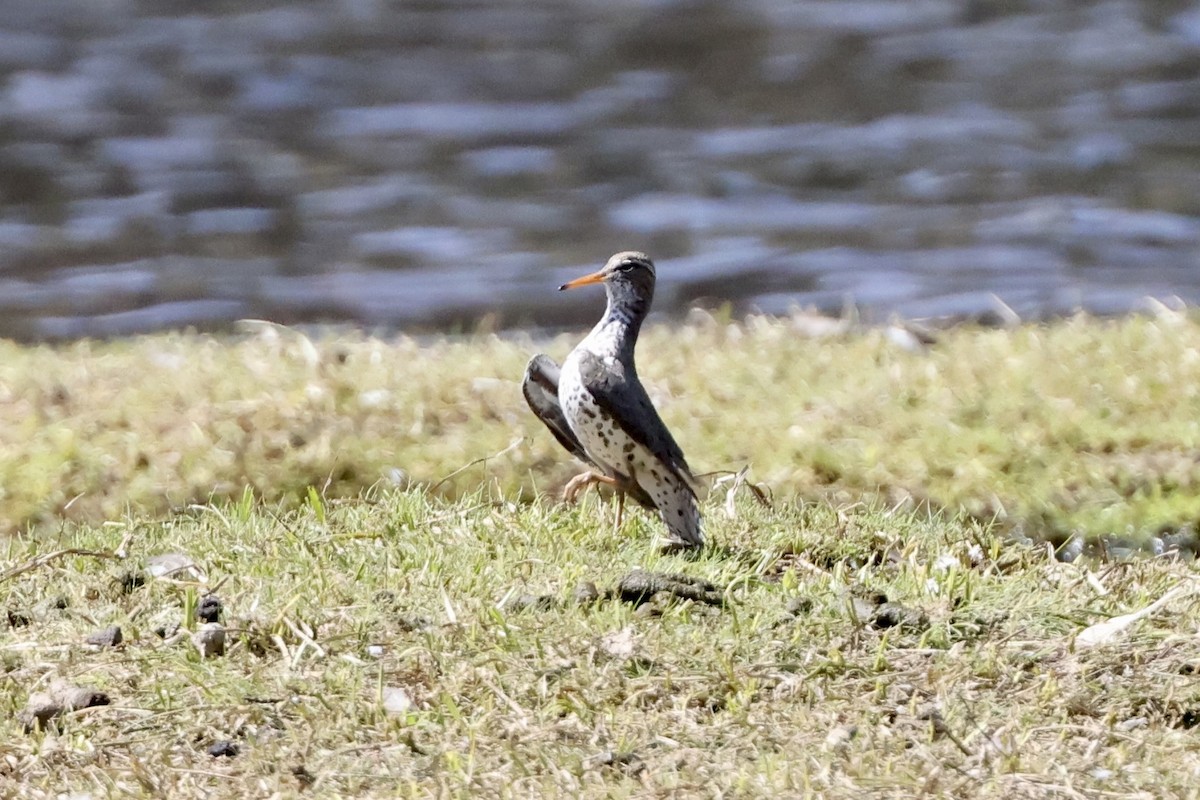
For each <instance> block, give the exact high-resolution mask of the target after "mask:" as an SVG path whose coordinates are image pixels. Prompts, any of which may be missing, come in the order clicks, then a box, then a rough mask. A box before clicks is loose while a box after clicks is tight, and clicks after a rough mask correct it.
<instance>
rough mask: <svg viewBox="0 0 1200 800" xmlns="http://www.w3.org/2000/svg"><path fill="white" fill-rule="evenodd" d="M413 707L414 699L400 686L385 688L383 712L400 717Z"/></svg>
mask: <svg viewBox="0 0 1200 800" xmlns="http://www.w3.org/2000/svg"><path fill="white" fill-rule="evenodd" d="M412 707H413V701H412V697H411V696H410V695H409V694H408V692H407V691H406V690H404V689H403V688H401V687H399V686H385V687H383V710H384V711H386V712H387V713H389V714H393V715H400V714H405V713H407V712H408V710H409V709H410V708H412Z"/></svg>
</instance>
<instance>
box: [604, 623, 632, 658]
mask: <svg viewBox="0 0 1200 800" xmlns="http://www.w3.org/2000/svg"><path fill="white" fill-rule="evenodd" d="M636 649H637V637H636V635H635V634H634V630H633V627H632V626H626V627H624V628H621V630H619V631H611V632H609V633H606V634H604V635H603V636H601V637H600V650H601V651H602V652H603V653H604V654H605V655H607V656H610V657H611V658H629V657H630V656H632V655H633V652H634V650H636Z"/></svg>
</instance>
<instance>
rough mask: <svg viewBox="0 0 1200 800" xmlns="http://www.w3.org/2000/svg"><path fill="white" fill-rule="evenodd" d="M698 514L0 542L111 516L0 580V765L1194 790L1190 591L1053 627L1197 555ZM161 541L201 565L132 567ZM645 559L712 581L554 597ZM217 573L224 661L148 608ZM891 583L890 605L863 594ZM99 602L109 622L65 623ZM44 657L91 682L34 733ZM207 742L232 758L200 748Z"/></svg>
mask: <svg viewBox="0 0 1200 800" xmlns="http://www.w3.org/2000/svg"><path fill="white" fill-rule="evenodd" d="M708 511H709V519H710V529H711V531H712V533H713V538H714V539H715V540H716V541H717V542H719V546H717V547H715V548H713V549H710V550H708V551H706V552H705V553H704V554H702V555H700V556H699V557H697V558H695V559H692V560H689V559H686V558H684V557H681V556H661V555H659V554H658V552H657V550H656V549H655V548H654V547H653V545H652V544H651V538H652V533H653V528H654V523H653V521H652V520H650V519H649V518H648V517H646V516H645V515H642V514H638V515H636V516H634V517H633V518H632V519H631V520H630V521H629V522H628V524H627V525H626V526H625V527H624V528H623V530H622V531H621V533H620V534H619V535H617V536H614V535H613V533H612V532H611V530H610V525H609V524H608V523H607V522H605V518H607V517H608V516H609V515H610V514H611V509H609V508H608V507H607V506H602V504H601V502H600V501H599V500H598V499H597V498H596V496H594V495H593V496H591V497H589V499H588V500H587V501H585V502H584V503H583V504H582V505H581V506H580V507H578V508H575V509H571V510H564V509H562V508H559V507H555V506H553V505H549V504H544V503H540V502H539V503H528V504H517V503H514V502H511V501H507V500H504V499H502V498H500V497H489V496H487V495H483V494H476V495H473V496H470V497H467V498H465V499H464V500H462V501H460V502H453V503H447V502H443V501H440V500H437V499H434V498H431V497H429V496H428V495H427V494H425V493H423V492H421V491H416V490H410V491H401V490H391V489H389V490H380V491H377V492H374V493H371V494H370V495H368V496H367V497H365V498H363V499H359V500H353V501H340V502H328V503H326V502H324V501H322V500H321V499H320V498H319V496H315V495H314V497H313V499H312V500H311V501H309V502H307V503H305V504H304V505H303V506H301V507H299V508H295V509H291V510H276V509H271V508H264V507H262V506H260V505H258V504H254V503H236V504H224V505H218V506H203V507H199V506H198V507H195V508H193V509H191V510H189V511H188V512H187V513H184V514H180V515H176V516H174V517H172V518H171V519H169V520H167V521H165V522H161V521H160V522H146V521H139V520H137V519H134V518H128V519H124V520H120V521H114V522H112V523H110V524H109V525H107V526H98V527H97V526H82V527H76V526H68V527H67V528H66V529H64V530H63V531H62V533H61V534H60V535H58V536H56V537H53V539H52V540H41V541H37V542H34V541H29V540H24V539H22V538H13V539H10V540H9V542H8V544H7V552H6V553H5V561H6V563H17V562H23V561H24V559H26V558H33V557H35V556H36V555H37V554H39V553H42V554H44V553H45V552H46V550H47V548H58V547H60V546H61V547H64V548H65V547H77V548H92V549H96V550H101V551H103V550H111V549H113V548H114V547H115V546H116V543H117V542H118V541H120V540H121V539H123V538H124V537H126V536H128V537H130V538H129V539H128V544H127V549H128V558H127V559H126V560H124V561H113V560H109V559H99V558H91V557H87V556H78V555H67V556H63V557H61V558H60V559H58V560H56V561H54V562H52V563H47V564H43V565H41V566H40V567H37V568H33V569H29V570H27V571H25V572H23V573H22V574H20V575H19V576H17V577H15V578H13V579H11V580H8V581H6V582H5V583H4V585H3V589H4V591H5V593H6V595H7V597H6V605H7V606H8V608H9V610H10V614H12V613H17V614H20V615H22V616H24V617H25V622H27V623H28V624H23V626H22V627H17V628H12V629H10V630H9V631H8V632H7V633H6V634H5V635H4V636H3V637H2V638H0V642H3V650H2V651H0V652H2V653H3V659H4V661H3V681H4V689H5V691H4V692H3V693H2V694H0V697H2V698H3V699H0V704H3V705H4V706H5V707H4V709H3V711H4V712H5V713H3V715H0V716H2V717H3V720H4V721H3V722H0V742H3V744H0V753H2V754H3V759H0V764H4V765H7V766H4V767H0V793H2V794H6V795H9V796H13V795H19V796H22V797H52V796H60V795H58V793H60V792H75V793H86V794H88V795H89V796H131V797H161V796H192V795H199V794H204V795H205V796H210V797H242V796H247V795H252V796H267V795H272V794H275V793H278V796H294V795H298V794H300V793H302V792H303V791H304V790H305V789H307V790H308V791H309V792H310V794H312V796H323V797H324V796H352V797H360V796H376V797H392V796H414V797H425V796H433V795H449V796H466V795H471V796H475V795H483V796H498V797H536V796H585V797H623V796H663V795H671V794H679V795H691V796H718V795H724V796H739V797H744V796H802V795H806V794H807V795H812V796H823V797H853V796H862V795H863V794H864V793H866V794H868V795H870V796H894V797H903V796H915V795H923V796H925V795H930V796H947V797H965V796H1000V795H1004V796H1009V797H1051V796H1064V797H1083V796H1136V793H1138V792H1142V793H1144V796H1155V797H1165V796H1180V797H1182V796H1187V795H1189V794H1190V795H1192V796H1194V794H1195V791H1196V790H1195V788H1194V787H1195V786H1197V785H1200V783H1198V781H1200V755H1198V754H1197V752H1196V749H1195V747H1194V739H1195V730H1194V729H1193V726H1195V725H1196V724H1197V722H1200V684H1197V681H1196V677H1195V675H1196V671H1197V670H1200V649H1198V648H1197V645H1196V641H1197V639H1196V623H1195V619H1196V616H1195V612H1196V608H1197V596H1196V594H1191V595H1188V596H1187V597H1185V598H1179V599H1178V600H1176V601H1175V602H1173V603H1171V604H1170V605H1169V606H1168V608H1167V609H1165V610H1164V611H1162V612H1160V613H1159V614H1157V615H1155V616H1152V617H1151V618H1150V619H1148V620H1145V621H1143V622H1142V623H1140V624H1139V625H1137V626H1134V627H1133V628H1132V629H1130V631H1128V632H1126V634H1125V635H1123V636H1121V637H1118V638H1117V639H1116V640H1115V641H1114V642H1113V643H1111V644H1109V645H1105V646H1101V647H1098V648H1092V649H1086V650H1085V649H1083V648H1079V647H1075V646H1074V637H1075V636H1076V634H1077V633H1078V632H1079V631H1080V630H1081V629H1083V628H1084V627H1085V626H1087V625H1089V624H1091V623H1093V622H1097V621H1100V620H1103V619H1105V618H1107V617H1109V616H1112V615H1114V614H1118V613H1124V612H1126V611H1129V610H1130V609H1134V608H1139V607H1142V606H1144V605H1146V604H1147V603H1148V602H1149V601H1151V600H1153V599H1154V598H1156V597H1158V596H1161V595H1162V594H1163V593H1165V592H1166V591H1168V590H1169V589H1170V588H1172V587H1174V586H1186V585H1189V583H1188V582H1189V581H1191V582H1193V583H1194V581H1195V578H1194V574H1193V573H1192V570H1191V569H1190V567H1188V566H1186V565H1184V564H1182V563H1179V562H1173V561H1163V560H1142V561H1135V562H1126V563H1122V564H1114V565H1112V566H1110V567H1107V568H1104V569H1100V570H1098V571H1096V572H1094V573H1093V572H1090V571H1089V570H1088V569H1087V568H1085V567H1082V566H1080V565H1077V564H1076V565H1069V564H1062V563H1059V562H1057V561H1056V560H1055V559H1053V558H1052V557H1049V556H1048V554H1047V552H1046V551H1045V550H1044V549H1042V548H1033V547H1028V546H1011V547H1005V546H1002V544H1001V543H1000V541H999V540H998V539H996V538H995V537H994V535H992V534H990V533H988V532H987V530H986V529H983V528H981V527H979V526H978V525H975V524H974V523H967V522H963V521H961V520H957V521H956V520H948V519H936V518H935V519H931V518H929V517H927V516H925V515H916V514H913V513H911V512H903V511H887V510H881V509H872V508H868V507H852V508H841V509H837V508H833V507H831V506H829V505H828V504H801V505H794V504H787V505H783V506H781V507H779V508H776V509H774V510H766V509H764V508H761V507H759V506H758V505H757V503H754V502H752V501H751V500H750V499H749V497H748V496H747V497H744V498H743V499H742V500H741V501H738V502H735V505H734V512H735V513H734V516H733V517H732V518H730V517H728V516H727V515H726V514H725V513H724V512H723V511H721V510H719V509H718V508H716V507H713V506H711V505H710V506H709V508H708ZM164 553H181V554H185V555H187V556H189V557H190V558H192V559H194V561H195V562H196V563H197V565H199V567H200V568H201V569H202V570H203V573H204V578H205V579H206V580H205V581H204V582H203V583H200V582H198V581H196V580H195V579H192V578H181V579H174V580H172V579H155V578H149V577H147V576H146V575H145V573H144V572H141V571H140V570H141V569H142V564H144V563H145V560H146V559H147V558H148V557H149V556H152V555H161V554H164ZM635 568H645V569H652V570H658V571H667V572H683V573H687V574H689V575H693V576H697V577H703V578H706V579H708V580H711V581H712V582H713V583H715V584H718V585H719V586H721V587H724V588H725V605H724V606H723V607H712V606H706V605H702V604H694V603H691V602H687V601H673V602H662V601H655V602H652V603H649V604H645V605H643V606H641V607H637V606H635V605H633V604H630V603H626V602H622V601H620V600H618V599H615V598H613V599H600V600H598V601H595V602H593V603H590V604H589V603H582V604H581V603H579V602H576V601H575V599H574V594H575V587H576V585H577V584H578V583H580V582H586V581H593V582H594V583H595V584H597V586H598V587H599V588H600V590H601V592H603V591H604V590H605V589H606V588H609V587H612V586H615V585H616V583H617V582H618V580H619V579H620V577H621V575H622V574H623V573H625V572H627V571H628V570H630V569H635ZM131 570H132V571H133V572H134V575H135V576H137V579H133V578H131V577H130V572H131ZM143 579H144V582H143ZM210 589H214V590H215V591H216V593H217V594H218V595H219V597H220V598H221V600H222V602H223V606H224V622H225V625H226V626H227V628H228V631H229V636H230V641H231V646H230V648H229V651H228V653H227V654H226V655H225V656H224V657H220V658H209V659H202V658H200V656H199V654H198V652H197V650H196V649H195V648H194V647H192V646H191V644H190V643H189V640H188V637H187V635H186V631H185V632H184V635H182V636H177V637H176V638H175V640H163V639H161V638H160V637H159V636H158V635H156V634H155V633H154V632H153V631H154V630H155V629H156V628H158V627H160V626H164V625H166V626H170V625H172V624H178V623H183V624H184V625H185V627H193V628H194V627H196V623H195V621H194V620H193V619H189V618H188V613H187V612H188V610H190V609H193V608H195V606H196V604H197V597H198V596H199V594H200V593H202V592H204V591H207V590H210ZM522 595H530V596H532V597H538V598H543V599H541V600H539V601H538V602H524V603H513V602H512V598H514V597H519V596H522ZM882 595H886V598H887V600H888V601H889V602H891V603H893V604H896V606H895V607H896V608H898V609H900V616H899V618H898V619H899V620H900V621H901V624H899V625H895V626H893V627H884V625H886V624H887V623H883V622H880V621H879V617H878V614H877V606H878V603H879V602H881V600H882V599H883V597H882ZM10 619H11V617H10ZM107 625H119V626H121V628H122V630H123V633H124V639H125V642H124V643H123V644H121V645H119V646H118V647H116V648H103V649H100V650H96V648H91V649H89V648H86V647H83V646H82V644H81V643H82V642H83V640H84V638H85V637H86V635H87V634H88V633H89V632H91V631H92V630H94V629H96V628H98V627H103V626H107ZM52 677H62V678H66V679H68V680H70V681H72V682H73V683H76V684H79V685H83V686H87V687H89V688H92V689H96V690H99V691H103V692H105V693H107V694H108V695H109V696H110V699H111V704H110V705H107V706H100V707H96V708H90V709H86V710H83V711H76V712H74V713H72V714H68V715H66V717H65V719H63V720H62V721H61V722H60V723H59V724H58V725H57V726H55V725H52V726H50V728H49V729H48V730H46V731H35V732H33V733H29V734H26V733H24V732H23V731H22V729H21V725H20V722H19V719H18V714H19V711H20V709H21V708H22V706H23V705H24V703H25V700H26V697H27V695H28V694H30V693H31V692H32V691H34V690H36V689H38V688H44V687H45V685H46V684H47V683H48V681H49V680H50V679H51V678H52ZM386 698H392V699H393V700H396V699H397V698H399V700H400V702H399V705H398V706H395V707H394V710H393V711H389V710H388V709H387V706H386V705H385V702H384V701H385V699H386ZM222 740H231V741H234V742H236V743H237V744H238V745H239V747H240V748H241V752H240V753H239V755H237V756H236V757H235V758H229V759H226V758H218V757H213V756H211V755H209V754H208V752H207V749H208V747H210V746H211V745H212V744H213V743H214V742H217V741H222ZM1104 793H1108V794H1104Z"/></svg>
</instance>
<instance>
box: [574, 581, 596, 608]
mask: <svg viewBox="0 0 1200 800" xmlns="http://www.w3.org/2000/svg"><path fill="white" fill-rule="evenodd" d="M599 599H600V590H599V589H597V588H596V584H595V582H593V581H580V582H579V583H577V584H576V585H575V602H576V603H578V604H579V605H581V606H590V605H592V604H593V603H595V602H596V601H597V600H599Z"/></svg>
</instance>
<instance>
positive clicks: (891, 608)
mask: <svg viewBox="0 0 1200 800" xmlns="http://www.w3.org/2000/svg"><path fill="white" fill-rule="evenodd" d="M928 625H929V620H928V618H927V617H926V616H925V612H923V611H921V610H920V609H915V608H909V607H907V606H903V605H901V604H899V603H884V604H883V605H881V606H879V608H877V609H875V614H874V616H873V617H872V618H871V626H872V627H874V628H878V629H880V630H886V629H888V628H896V627H899V628H906V629H909V630H921V629H923V628H926V627H928Z"/></svg>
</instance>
